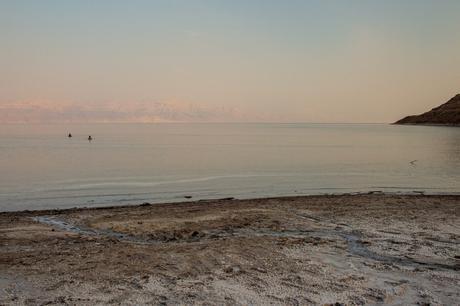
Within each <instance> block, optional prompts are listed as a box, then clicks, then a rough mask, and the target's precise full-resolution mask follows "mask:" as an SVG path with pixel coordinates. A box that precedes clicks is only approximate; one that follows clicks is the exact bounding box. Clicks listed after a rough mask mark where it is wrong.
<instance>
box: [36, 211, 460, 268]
mask: <svg viewBox="0 0 460 306" xmlns="http://www.w3.org/2000/svg"><path fill="white" fill-rule="evenodd" d="M33 220H35V221H37V222H40V223H43V224H47V225H50V226H53V227H56V228H59V229H62V230H65V231H70V232H74V233H78V234H81V235H88V236H101V237H109V238H115V239H117V240H120V241H127V242H132V243H138V244H160V243H167V242H180V241H182V242H184V241H185V242H195V241H200V240H203V239H210V240H212V239H223V238H230V237H235V238H241V237H243V238H247V237H257V236H258V237H264V236H265V237H267V236H268V237H287V238H306V237H308V238H334V237H340V238H342V239H344V240H345V241H346V243H347V247H348V252H349V253H350V254H352V255H355V256H358V257H362V258H365V259H370V260H373V261H379V262H383V263H387V264H391V265H394V264H397V265H403V266H410V267H414V268H417V267H424V268H427V269H433V270H438V269H442V270H454V271H458V270H460V265H458V264H453V265H449V264H444V263H437V262H421V261H417V260H415V259H410V258H401V257H395V256H387V255H381V254H378V253H376V252H373V251H371V250H369V249H368V248H367V247H366V246H365V245H364V243H363V242H362V241H361V234H360V233H359V232H354V231H344V230H337V229H335V230H330V229H324V230H279V231H274V230H269V229H256V230H243V231H241V230H230V231H225V230H212V231H206V232H205V231H203V234H205V237H203V236H199V237H192V238H186V239H184V238H181V237H173V238H172V239H169V240H165V239H151V238H146V237H138V236H131V235H128V234H123V233H119V232H115V231H112V230H108V229H95V228H90V227H87V226H83V225H77V224H72V223H70V222H68V221H66V220H63V219H60V218H57V217H55V216H38V217H34V218H33Z"/></svg>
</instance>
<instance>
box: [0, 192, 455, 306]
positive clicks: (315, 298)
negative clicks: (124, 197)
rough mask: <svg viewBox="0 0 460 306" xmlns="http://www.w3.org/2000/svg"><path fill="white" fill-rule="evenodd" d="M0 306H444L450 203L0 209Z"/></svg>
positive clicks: (335, 199)
mask: <svg viewBox="0 0 460 306" xmlns="http://www.w3.org/2000/svg"><path fill="white" fill-rule="evenodd" d="M0 246H1V247H0V293H1V294H0V304H6V305H16V304H43V303H46V304H50V305H62V304H70V305H75V304H98V303H99V304H114V305H115V304H136V303H137V304H162V305H173V304H220V305H235V304H236V305H247V304H253V305H266V304H283V305H305V304H319V305H323V304H333V303H343V304H346V305H348V304H357V305H360V304H366V305H368V304H377V303H380V304H382V303H383V304H417V303H418V304H444V305H453V304H455V303H456V302H458V300H460V290H459V287H458V283H459V281H460V273H459V270H460V195H429V196H426V195H395V194H393V195H389V194H357V195H340V196H339V195H337V196H329V195H324V196H299V197H279V198H265V199H264V198H262V199H250V200H236V199H221V200H206V201H204V200H203V201H194V202H183V203H169V204H154V205H151V204H148V203H144V204H141V205H137V206H123V207H120V206H118V207H117V206H115V207H104V208H101V207H98V208H74V209H65V210H46V211H22V212H3V213H0Z"/></svg>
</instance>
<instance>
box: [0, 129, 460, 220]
mask: <svg viewBox="0 0 460 306" xmlns="http://www.w3.org/2000/svg"><path fill="white" fill-rule="evenodd" d="M68 132H71V133H72V134H73V136H74V137H72V138H71V139H68V138H67V137H66V135H67V133H68ZM90 134H91V135H92V136H93V138H94V140H93V141H92V142H91V143H90V142H88V141H87V137H88V135H90ZM0 139H1V142H0V170H1V173H2V175H1V176H0V211H6V210H22V209H43V208H67V207H74V206H104V205H114V204H115V205H116V204H120V205H124V204H131V203H139V202H144V201H145V202H151V203H156V202H175V201H182V200H183V199H184V196H188V197H190V196H191V197H192V199H209V198H220V197H228V196H232V197H237V198H255V197H262V196H284V195H299V194H307V195H308V194H324V193H334V194H338V193H349V192H367V191H384V192H399V193H413V192H425V193H435V194H436V193H458V192H460V129H459V128H455V127H427V126H392V125H385V124H92V125H46V126H45V125H35V126H34V125H27V126H26V125H2V126H1V128H0Z"/></svg>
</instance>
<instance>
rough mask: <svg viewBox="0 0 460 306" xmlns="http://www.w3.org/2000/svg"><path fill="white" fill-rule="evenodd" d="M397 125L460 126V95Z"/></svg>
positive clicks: (409, 117)
mask: <svg viewBox="0 0 460 306" xmlns="http://www.w3.org/2000/svg"><path fill="white" fill-rule="evenodd" d="M395 124H440V125H458V126H460V94H457V95H456V96H455V97H453V98H452V99H450V100H449V101H447V102H446V103H444V104H443V105H441V106H438V107H436V108H433V109H432V110H430V111H429V112H426V113H423V114H421V115H415V116H407V117H405V118H403V119H401V120H399V121H397V122H395Z"/></svg>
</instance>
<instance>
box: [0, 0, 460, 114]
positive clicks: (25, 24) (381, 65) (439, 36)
mask: <svg viewBox="0 0 460 306" xmlns="http://www.w3.org/2000/svg"><path fill="white" fill-rule="evenodd" d="M459 11H460V2H459V1H448V0H446V1H427V0H420V1H415V0H412V1H404V2H401V1H365V2H364V1H347V2H343V1H328V2H325V1H289V2H281V1H256V0H254V1H204V0H201V1H198V0H197V1H174V0H171V1H142V0H137V1H129V2H125V1H99V2H97V3H93V1H78V2H74V1H53V0H46V1H36V2H33V1H2V0H0V39H1V42H2V48H0V68H1V72H2V73H1V74H0V123H79V122H81V123H84V122H311V123H390V122H394V121H396V120H398V119H400V118H401V117H404V116H406V115H410V114H418V113H422V112H425V111H427V110H429V109H431V108H433V107H436V106H438V105H440V104H441V103H444V102H446V101H447V100H449V99H450V98H451V97H453V96H454V95H455V94H457V93H459V92H460V86H459V84H460V72H459V71H460V35H458V30H459V29H460V20H459V19H458V16H457V15H458V12H459Z"/></svg>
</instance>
